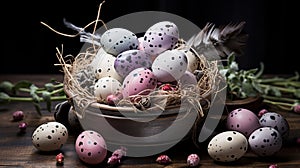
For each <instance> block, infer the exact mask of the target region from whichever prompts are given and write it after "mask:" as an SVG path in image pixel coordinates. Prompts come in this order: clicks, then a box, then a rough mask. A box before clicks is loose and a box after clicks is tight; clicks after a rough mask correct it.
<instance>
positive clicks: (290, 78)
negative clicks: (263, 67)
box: [258, 72, 299, 83]
mask: <svg viewBox="0 0 300 168" xmlns="http://www.w3.org/2000/svg"><path fill="white" fill-rule="evenodd" d="M297 80H299V74H298V73H297V72H296V75H295V76H292V77H289V78H280V77H273V78H265V79H259V80H258V83H274V82H286V83H287V82H290V81H297Z"/></svg>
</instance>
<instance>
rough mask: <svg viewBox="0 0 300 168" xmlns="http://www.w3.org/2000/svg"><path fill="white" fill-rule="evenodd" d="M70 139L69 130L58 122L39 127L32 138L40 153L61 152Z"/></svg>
mask: <svg viewBox="0 0 300 168" xmlns="http://www.w3.org/2000/svg"><path fill="white" fill-rule="evenodd" d="M67 139H68V130H67V128H66V127H65V126H64V125H63V124H61V123H59V122H56V121H52V122H47V123H44V124H41V125H40V126H38V127H37V128H36V129H35V130H34V132H33V134H32V137H31V140H32V144H33V145H34V147H35V148H37V149H38V150H40V151H55V150H59V149H60V148H61V147H62V146H63V145H64V144H65V143H66V142H67Z"/></svg>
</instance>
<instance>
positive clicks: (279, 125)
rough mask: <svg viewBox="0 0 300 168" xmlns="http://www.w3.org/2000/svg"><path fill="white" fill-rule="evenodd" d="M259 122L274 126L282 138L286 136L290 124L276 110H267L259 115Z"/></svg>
mask: <svg viewBox="0 0 300 168" xmlns="http://www.w3.org/2000/svg"><path fill="white" fill-rule="evenodd" d="M259 122H260V124H261V126H264V127H273V128H275V129H276V130H277V131H278V132H279V133H280V134H281V136H282V138H283V139H287V138H288V136H289V131H290V126H289V123H288V122H287V120H286V119H285V118H284V117H283V116H282V115H281V114H279V113H276V112H267V113H265V114H263V115H262V116H261V117H260V119H259Z"/></svg>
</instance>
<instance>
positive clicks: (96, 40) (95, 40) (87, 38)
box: [63, 19, 101, 46]
mask: <svg viewBox="0 0 300 168" xmlns="http://www.w3.org/2000/svg"><path fill="white" fill-rule="evenodd" d="M63 22H64V24H65V25H66V27H67V28H70V29H73V30H75V31H77V32H78V33H79V35H80V42H84V43H90V44H95V45H98V46H101V44H100V38H101V36H100V34H92V33H89V32H85V31H84V28H81V27H78V26H75V25H74V24H72V23H70V22H68V21H66V19H63Z"/></svg>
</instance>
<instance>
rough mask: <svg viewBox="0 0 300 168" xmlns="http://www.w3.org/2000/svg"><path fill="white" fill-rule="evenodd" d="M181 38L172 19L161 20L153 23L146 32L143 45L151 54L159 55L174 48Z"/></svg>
mask: <svg viewBox="0 0 300 168" xmlns="http://www.w3.org/2000/svg"><path fill="white" fill-rule="evenodd" d="M178 39H179V31H178V28H177V26H176V25H175V24H174V23H173V22H170V21H161V22H158V23H156V24H154V25H152V26H151V27H150V28H149V29H148V30H147V31H146V32H145V34H144V41H143V44H142V46H143V47H144V51H145V52H146V53H147V54H149V55H158V54H160V53H162V52H163V51H166V50H169V49H172V48H173V47H174V46H175V45H176V43H177V41H178Z"/></svg>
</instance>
